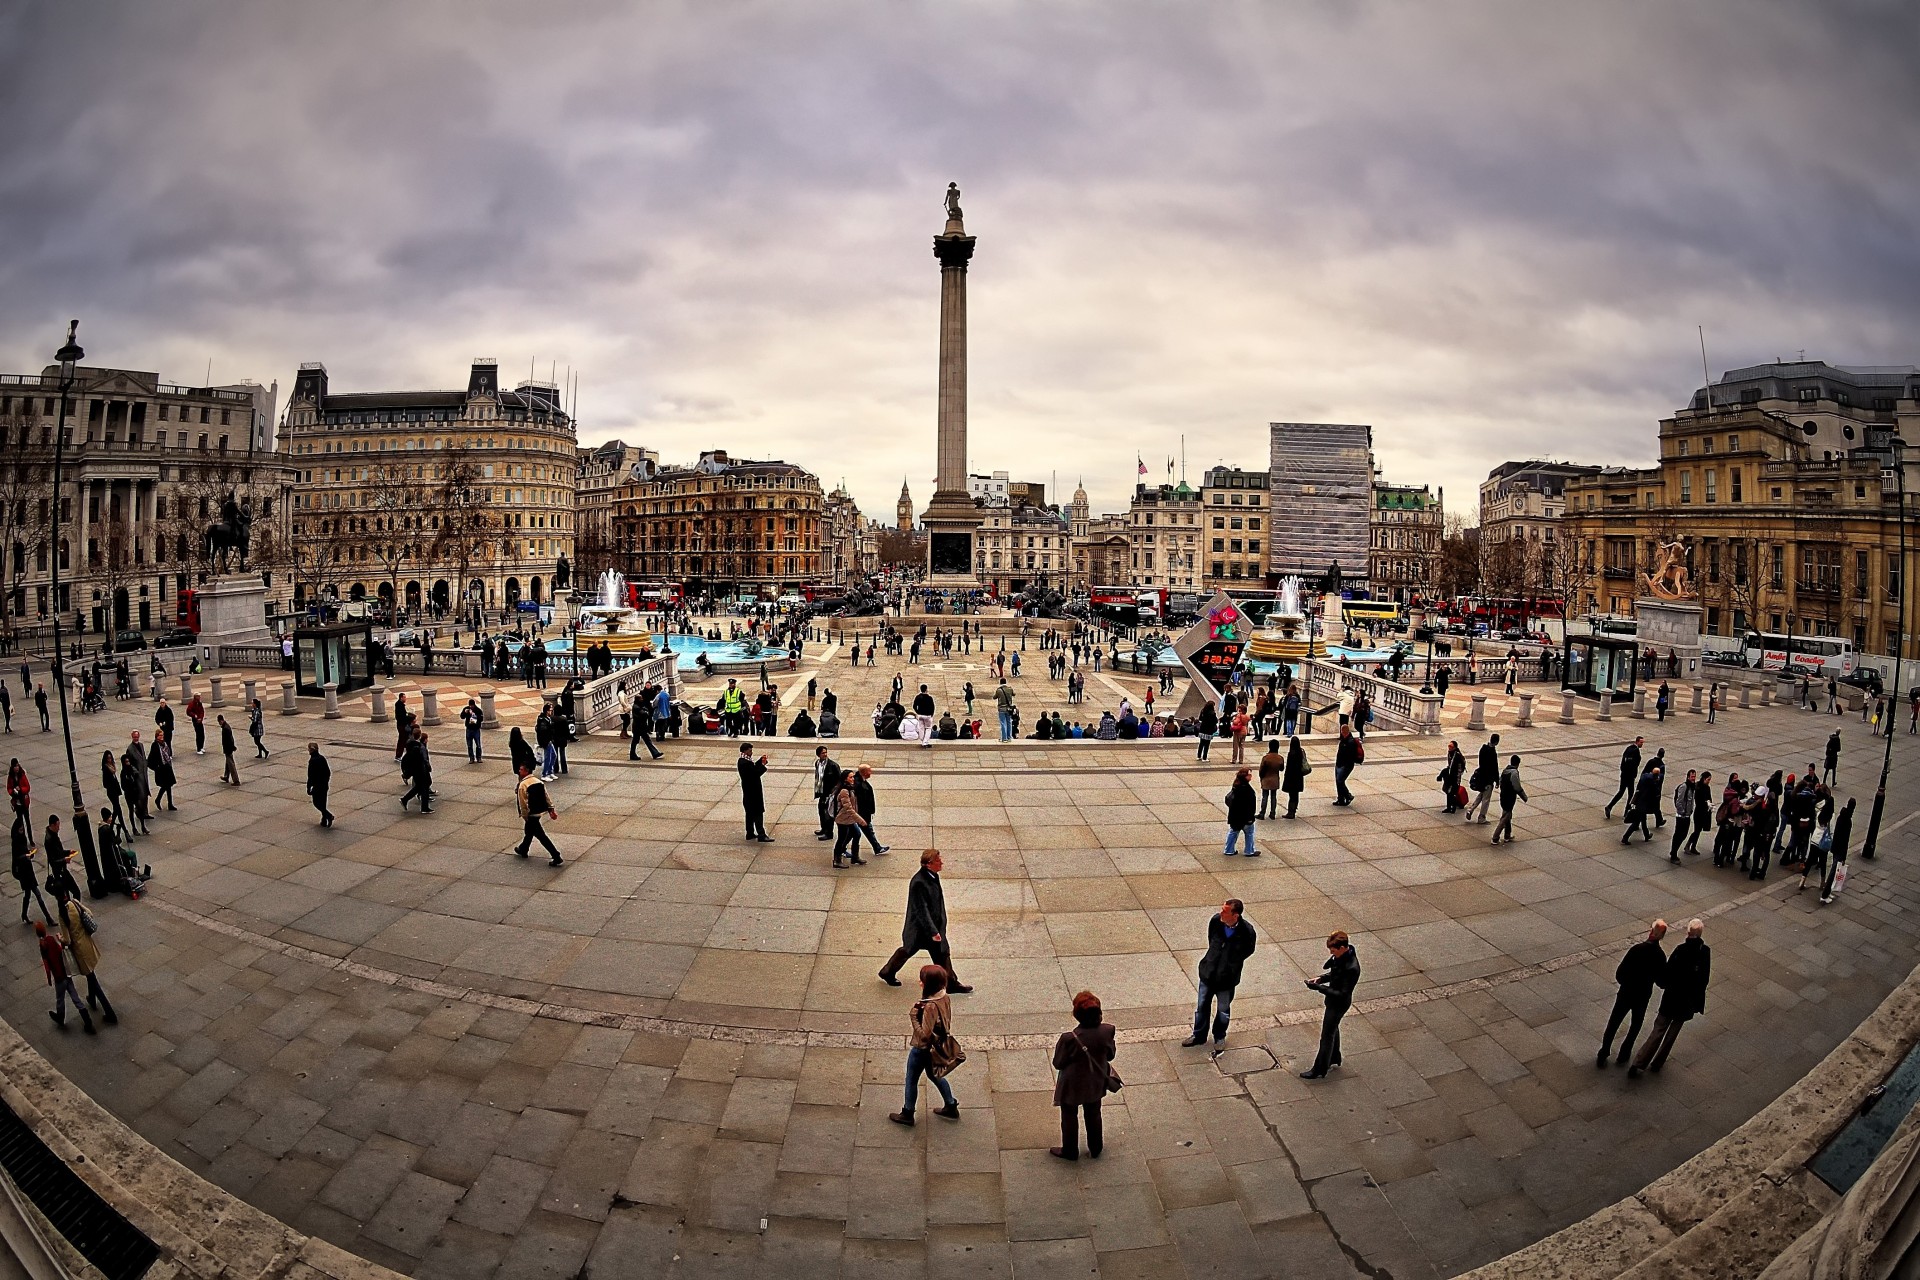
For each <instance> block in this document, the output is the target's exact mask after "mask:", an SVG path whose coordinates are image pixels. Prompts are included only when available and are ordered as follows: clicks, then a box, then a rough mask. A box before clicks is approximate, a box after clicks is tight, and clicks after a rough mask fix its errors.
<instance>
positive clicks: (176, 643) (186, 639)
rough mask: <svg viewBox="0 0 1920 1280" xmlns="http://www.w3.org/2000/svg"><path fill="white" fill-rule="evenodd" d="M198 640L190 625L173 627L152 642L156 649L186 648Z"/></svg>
mask: <svg viewBox="0 0 1920 1280" xmlns="http://www.w3.org/2000/svg"><path fill="white" fill-rule="evenodd" d="M199 642H200V637H199V636H197V635H195V634H194V632H193V628H192V627H175V628H174V629H173V630H171V631H169V632H167V633H166V634H165V635H163V636H161V637H160V638H159V639H158V640H155V641H154V642H153V647H154V648H156V649H186V648H191V647H192V646H194V645H196V644H198V643H199Z"/></svg>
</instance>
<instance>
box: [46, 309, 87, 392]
mask: <svg viewBox="0 0 1920 1280" xmlns="http://www.w3.org/2000/svg"><path fill="white" fill-rule="evenodd" d="M79 329H80V322H79V321H78V320H69V321H68V322H67V345H66V346H64V347H61V348H60V349H59V350H58V351H56V352H54V353H53V358H54V359H55V360H58V361H59V362H60V381H61V382H62V383H69V382H72V381H73V367H74V366H75V365H76V364H78V363H80V361H81V360H83V359H85V358H86V354H87V353H86V352H85V351H83V350H81V349H80V344H79V343H78V342H77V341H75V340H74V334H76V333H77V332H79Z"/></svg>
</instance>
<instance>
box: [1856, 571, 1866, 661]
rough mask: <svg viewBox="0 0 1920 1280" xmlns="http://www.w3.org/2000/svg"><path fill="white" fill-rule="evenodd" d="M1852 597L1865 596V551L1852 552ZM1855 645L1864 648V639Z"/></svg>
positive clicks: (1859, 597) (1862, 597) (1860, 597)
mask: <svg viewBox="0 0 1920 1280" xmlns="http://www.w3.org/2000/svg"><path fill="white" fill-rule="evenodd" d="M1853 598H1854V599H1856V600H1865V599H1866V598H1867V553H1866V552H1864V551H1856V552H1854V553H1853ZM1857 647H1859V648H1865V647H1866V641H1865V640H1862V641H1861V642H1860V644H1859V645H1858V646H1857Z"/></svg>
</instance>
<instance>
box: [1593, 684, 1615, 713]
mask: <svg viewBox="0 0 1920 1280" xmlns="http://www.w3.org/2000/svg"><path fill="white" fill-rule="evenodd" d="M1594 719H1596V720H1611V719H1613V690H1611V689H1602V690H1601V691H1600V714H1599V715H1597V716H1595V717H1594Z"/></svg>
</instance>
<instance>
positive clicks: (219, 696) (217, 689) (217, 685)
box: [207, 676, 227, 707]
mask: <svg viewBox="0 0 1920 1280" xmlns="http://www.w3.org/2000/svg"><path fill="white" fill-rule="evenodd" d="M207 678H208V679H209V680H211V681H212V682H213V697H211V698H209V699H208V700H207V705H208V706H210V707H224V706H226V705H227V693H226V690H225V689H224V688H222V687H221V686H223V685H224V684H225V683H226V677H224V676H209V677H207Z"/></svg>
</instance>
